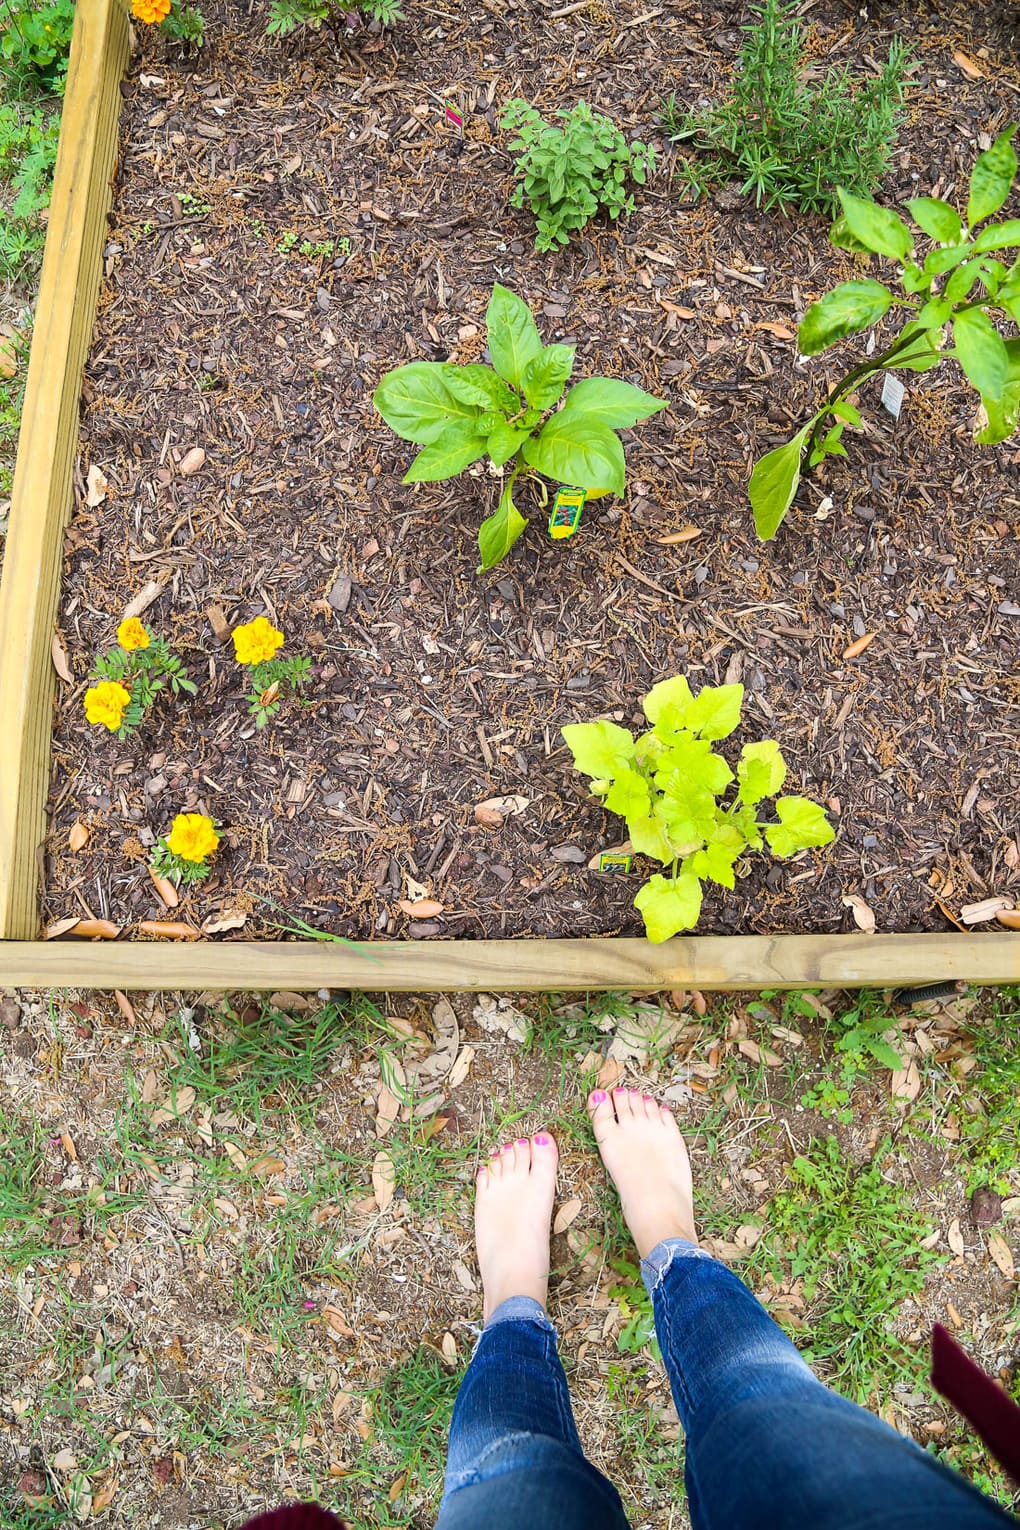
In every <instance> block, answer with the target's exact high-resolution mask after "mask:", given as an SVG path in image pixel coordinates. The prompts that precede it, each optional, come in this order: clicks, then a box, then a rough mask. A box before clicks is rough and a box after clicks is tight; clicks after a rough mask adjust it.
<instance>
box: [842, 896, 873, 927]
mask: <svg viewBox="0 0 1020 1530" xmlns="http://www.w3.org/2000/svg"><path fill="white" fill-rule="evenodd" d="M839 901H840V903H842V905H843V907H844V908H848V909H849V910H850V912H851V913H852V914H853V916H854V924H855V925H856V926H857V928H858V929H859V930H863V931H864V933H865V935H874V933H875V915H874V912H873V911H872V909H871V908H870V906H869V905H868V904H867V903H865V901H864V899H863V898H862V897H861V895H860V893H844V895H843V897H842V898H840V900H839Z"/></svg>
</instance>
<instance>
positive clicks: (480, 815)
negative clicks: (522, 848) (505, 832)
mask: <svg viewBox="0 0 1020 1530" xmlns="http://www.w3.org/2000/svg"><path fill="white" fill-rule="evenodd" d="M475 823H478V824H481V826H482V828H483V829H501V828H502V827H503V814H502V813H497V812H496V809H495V808H488V807H483V806H482V805H481V803H479V805H478V807H476V808H475Z"/></svg>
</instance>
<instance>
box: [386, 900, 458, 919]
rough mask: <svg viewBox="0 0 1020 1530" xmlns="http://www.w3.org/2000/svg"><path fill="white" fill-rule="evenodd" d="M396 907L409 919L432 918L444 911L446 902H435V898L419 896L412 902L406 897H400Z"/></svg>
mask: <svg viewBox="0 0 1020 1530" xmlns="http://www.w3.org/2000/svg"><path fill="white" fill-rule="evenodd" d="M397 907H398V908H399V910H400V912H401V913H402V914H407V915H408V917H409V918H411V919H434V918H435V917H436V915H437V914H443V913H445V912H446V904H445V903H437V902H436V900H435V898H419V899H418V900H417V901H416V902H414V903H412V902H411V901H410V899H408V898H401V899H400V901H399V902H398V904H397Z"/></svg>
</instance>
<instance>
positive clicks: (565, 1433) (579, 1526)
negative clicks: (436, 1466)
mask: <svg viewBox="0 0 1020 1530" xmlns="http://www.w3.org/2000/svg"><path fill="white" fill-rule="evenodd" d="M469 1527H470V1530H480V1527H482V1530H603V1527H604V1530H627V1520H626V1516H625V1515H624V1512H623V1505H622V1504H621V1503H620V1498H619V1494H618V1493H617V1491H616V1489H615V1488H614V1487H613V1486H612V1484H611V1483H610V1482H608V1481H607V1480H606V1478H605V1477H603V1476H602V1474H601V1473H600V1472H598V1471H596V1469H595V1467H594V1466H592V1465H591V1463H590V1462H589V1461H586V1460H585V1457H584V1452H583V1451H582V1449H581V1442H580V1440H579V1439H578V1435H577V1426H576V1425H575V1423H574V1415H573V1411H572V1409H571V1406H570V1393H569V1391H568V1389H567V1378H566V1376H565V1375H564V1372H563V1366H562V1365H561V1363H560V1358H559V1355H558V1353H557V1349H556V1330H555V1329H554V1328H553V1326H552V1324H551V1323H550V1321H549V1319H548V1317H547V1316H546V1314H545V1312H544V1311H543V1309H542V1307H541V1306H540V1305H539V1303H538V1302H536V1301H532V1300H531V1299H530V1298H529V1297H512V1298H511V1299H510V1300H509V1301H507V1302H504V1303H503V1305H502V1306H501V1307H498V1308H497V1309H496V1311H495V1312H494V1313H493V1315H492V1317H491V1318H490V1319H489V1321H488V1323H487V1324H486V1327H485V1329H484V1331H483V1333H482V1335H481V1338H480V1339H479V1341H478V1346H477V1348H476V1350H475V1353H474V1356H473V1358H472V1360H471V1364H470V1365H469V1366H468V1368H467V1371H466V1372H465V1374H464V1380H463V1381H462V1382H461V1385H460V1391H459V1392H458V1393H457V1401H456V1403H455V1405H454V1409H453V1419H452V1420H451V1423H450V1445H449V1452H448V1455H447V1463H446V1485H445V1489H444V1493H443V1502H442V1505H441V1506H440V1510H439V1522H438V1527H437V1530H469Z"/></svg>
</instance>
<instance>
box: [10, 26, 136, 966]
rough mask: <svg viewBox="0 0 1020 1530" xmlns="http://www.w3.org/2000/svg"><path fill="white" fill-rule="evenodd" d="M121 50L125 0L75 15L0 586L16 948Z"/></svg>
mask: <svg viewBox="0 0 1020 1530" xmlns="http://www.w3.org/2000/svg"><path fill="white" fill-rule="evenodd" d="M128 39H129V28H128V19H127V10H126V8H125V5H124V3H123V0H88V3H87V4H80V5H78V6H77V7H76V9H75V17H74V36H73V40H72V43H71V58H70V66H69V70H68V76H67V90H66V93H65V96H64V108H63V113H62V117H61V128H60V145H59V149H58V152H57V164H56V171H55V174H54V180H53V197H52V200H51V202H50V213H49V224H48V228H47V234H46V251H45V254H44V257H43V266H42V275H41V278H40V283H39V301H38V304H37V307H36V315H35V325H34V331H33V335H32V354H31V357H30V359H29V365H28V377H27V380H26V386H25V403H24V409H23V411H22V422H21V434H20V436H19V439H18V457H17V462H16V465H15V472H14V492H13V497H12V503H11V514H10V528H9V530H8V534H7V547H6V553H5V557H4V565H3V578H2V582H0V740H2V748H3V768H2V770H0V937H3V938H6V939H27V938H30V937H31V936H33V935H35V934H36V932H37V930H38V914H37V911H36V880H37V876H38V867H37V853H38V849H39V846H40V845H41V844H42V842H43V838H44V836H45V832H46V817H45V807H46V794H47V789H48V786H49V758H50V733H51V710H52V705H53V685H54V672H53V664H52V660H51V657H50V644H51V641H52V638H53V626H54V621H55V619H56V613H57V598H58V594H59V589H60V568H61V558H62V553H63V530H64V525H65V523H66V520H67V517H68V513H69V510H70V506H71V472H72V467H73V463H74V453H75V447H76V445H77V439H78V405H79V400H80V397H81V375H82V367H83V366H84V363H85V358H86V355H87V353H88V347H89V343H90V340H91V336H92V325H93V321H94V319H95V312H96V301H97V298H98V294H99V278H100V273H101V270H102V260H103V247H104V245H105V243H106V227H107V225H106V213H107V210H108V208H109V206H110V198H111V188H110V179H111V176H112V174H113V166H114V160H115V158H116V152H117V120H118V117H119V113H120V103H121V96H120V81H121V77H122V75H123V73H124V68H125V66H126V64H127V58H128Z"/></svg>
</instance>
